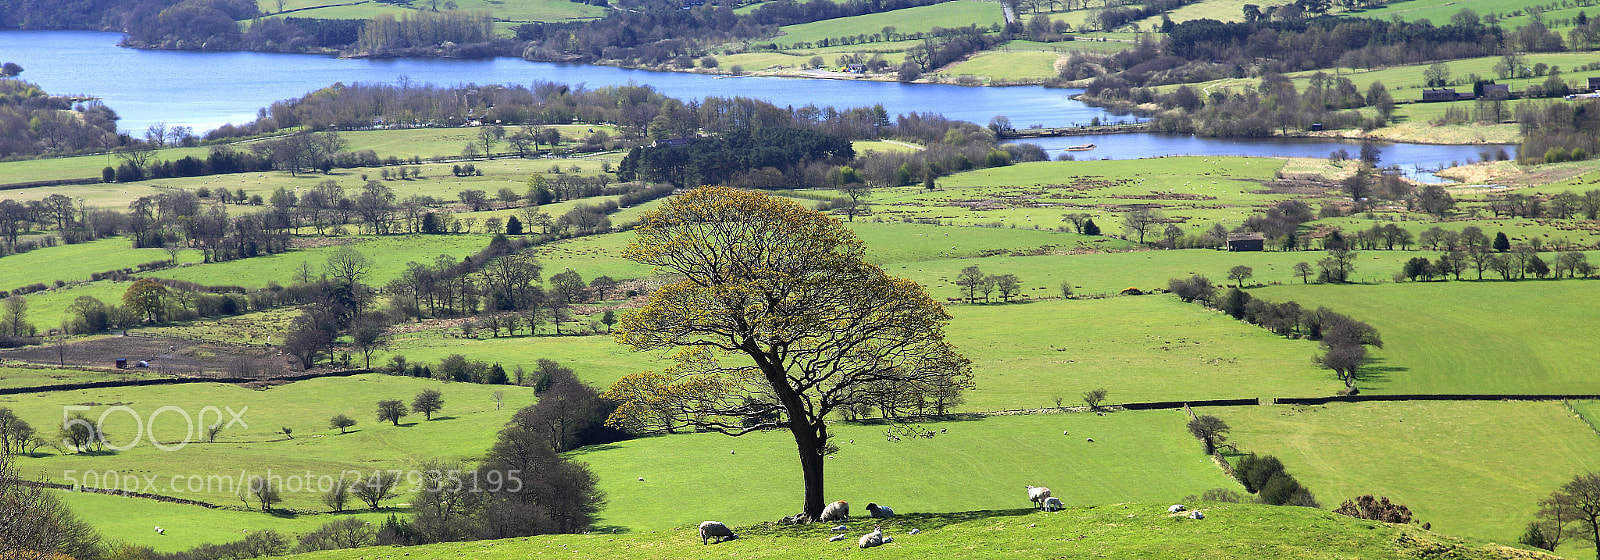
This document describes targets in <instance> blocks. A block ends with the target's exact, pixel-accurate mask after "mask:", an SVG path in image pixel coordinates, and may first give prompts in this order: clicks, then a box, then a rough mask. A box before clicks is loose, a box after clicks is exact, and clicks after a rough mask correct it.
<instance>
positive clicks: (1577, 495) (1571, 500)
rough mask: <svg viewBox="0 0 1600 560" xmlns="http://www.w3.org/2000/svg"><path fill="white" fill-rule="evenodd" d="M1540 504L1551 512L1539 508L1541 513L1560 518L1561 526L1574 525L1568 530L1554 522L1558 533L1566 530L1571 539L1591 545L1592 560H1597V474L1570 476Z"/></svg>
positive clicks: (1599, 544)
mask: <svg viewBox="0 0 1600 560" xmlns="http://www.w3.org/2000/svg"><path fill="white" fill-rule="evenodd" d="M1542 505H1544V507H1545V508H1547V509H1551V510H1554V511H1553V512H1552V513H1546V512H1545V511H1543V510H1541V512H1540V513H1541V516H1548V517H1553V518H1555V519H1558V520H1562V521H1564V523H1562V525H1566V524H1571V525H1575V527H1572V528H1571V529H1566V528H1564V527H1562V526H1559V525H1558V526H1557V527H1555V530H1556V533H1557V534H1558V535H1559V534H1561V532H1564V531H1570V533H1569V534H1571V535H1572V537H1573V538H1574V539H1577V540H1583V541H1589V543H1590V544H1591V545H1593V546H1594V547H1595V558H1596V560H1600V473H1585V474H1580V475H1577V476H1574V477H1572V480H1569V481H1567V483H1566V484H1563V485H1561V488H1560V489H1559V490H1556V491H1555V492H1551V493H1550V497H1549V498H1548V499H1546V500H1545V502H1543V503H1542ZM1555 512H1559V513H1555ZM1552 548H1553V547H1552Z"/></svg>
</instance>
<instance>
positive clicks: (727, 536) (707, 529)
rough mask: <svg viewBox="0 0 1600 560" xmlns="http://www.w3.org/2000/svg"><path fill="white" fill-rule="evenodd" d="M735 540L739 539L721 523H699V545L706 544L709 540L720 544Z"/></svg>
mask: <svg viewBox="0 0 1600 560" xmlns="http://www.w3.org/2000/svg"><path fill="white" fill-rule="evenodd" d="M737 538H739V535H735V534H733V530H731V529H728V526H727V525H723V524H722V522H721V521H702V522H700V544H706V541H709V540H716V541H717V542H722V541H731V540H733V539H737Z"/></svg>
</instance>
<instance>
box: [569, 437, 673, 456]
mask: <svg viewBox="0 0 1600 560" xmlns="http://www.w3.org/2000/svg"><path fill="white" fill-rule="evenodd" d="M644 437H658V436H644ZM634 439H644V438H634ZM613 449H622V446H620V445H613V444H610V443H602V444H597V445H585V446H583V447H579V448H577V449H573V450H571V451H568V452H566V455H568V456H570V457H582V456H584V455H588V454H590V453H594V452H597V451H610V450H613Z"/></svg>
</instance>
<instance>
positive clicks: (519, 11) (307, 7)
mask: <svg viewBox="0 0 1600 560" xmlns="http://www.w3.org/2000/svg"><path fill="white" fill-rule="evenodd" d="M256 4H257V6H258V7H259V8H260V10H261V12H262V13H263V14H271V15H276V14H278V13H279V12H278V2H277V0H257V2H256ZM443 4H444V2H438V1H435V2H429V1H428V0H422V1H419V2H411V3H410V5H408V6H400V5H394V4H388V3H383V2H376V1H373V0H366V1H355V2H348V1H341V0H285V1H284V2H283V8H284V10H295V11H290V12H289V13H285V14H283V16H284V17H318V18H334V19H370V18H372V17H374V16H377V15H378V14H389V15H392V16H395V17H396V18H399V17H402V16H404V15H407V14H411V13H413V12H416V11H428V10H443V9H445V8H444V6H443ZM456 4H457V7H456V9H458V10H484V11H487V12H489V13H490V14H491V15H492V16H493V17H494V19H495V20H496V21H511V22H531V21H561V20H571V19H590V18H596V17H600V16H601V15H603V14H604V13H605V9H604V8H600V7H597V6H591V5H588V4H581V3H576V2H568V1H566V0H510V1H506V0H460V1H458V2H456Z"/></svg>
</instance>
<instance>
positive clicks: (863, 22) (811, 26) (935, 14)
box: [776, 0, 1005, 45]
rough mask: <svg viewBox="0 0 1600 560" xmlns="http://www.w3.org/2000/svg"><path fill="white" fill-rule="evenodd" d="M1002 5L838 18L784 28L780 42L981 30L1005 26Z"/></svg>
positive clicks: (966, 4)
mask: <svg viewBox="0 0 1600 560" xmlns="http://www.w3.org/2000/svg"><path fill="white" fill-rule="evenodd" d="M1004 17H1005V16H1004V14H1002V13H1001V9H1000V5H999V4H993V3H989V2H973V1H967V0H962V1H957V2H945V3H942V4H934V5H931V6H918V7H915V8H905V9H901V10H894V11H889V12H882V13H876V14H867V15H861V16H853V17H844V18H834V19H830V20H826V21H819V22H815V23H803V24H799V25H785V26H783V27H782V28H780V30H779V31H780V33H781V35H779V36H778V38H777V39H776V41H777V42H779V43H781V44H785V45H792V44H795V43H800V42H807V43H815V42H817V40H819V39H830V38H834V37H852V36H855V35H860V34H866V35H871V34H873V33H882V32H883V28H884V27H894V28H895V32H896V33H916V32H926V31H929V30H932V29H933V28H934V27H943V28H946V29H954V28H957V27H963V26H967V25H973V24H977V25H978V26H979V27H988V26H990V25H993V24H996V23H1000V24H1003V23H1005V20H1004Z"/></svg>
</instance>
